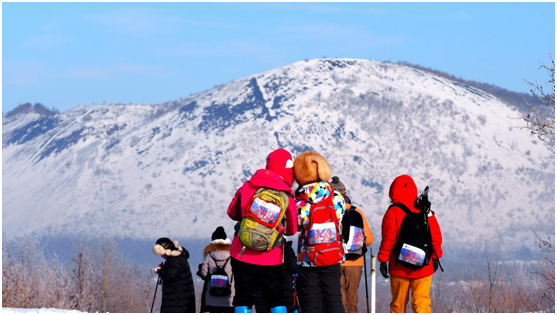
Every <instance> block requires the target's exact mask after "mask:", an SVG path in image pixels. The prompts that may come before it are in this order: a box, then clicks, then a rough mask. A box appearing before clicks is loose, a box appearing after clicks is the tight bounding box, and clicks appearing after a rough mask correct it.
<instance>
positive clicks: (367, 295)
mask: <svg viewBox="0 0 557 315" xmlns="http://www.w3.org/2000/svg"><path fill="white" fill-rule="evenodd" d="M364 279H365V282H366V306H367V312H368V313H369V292H368V289H367V288H368V287H367V262H366V254H364Z"/></svg>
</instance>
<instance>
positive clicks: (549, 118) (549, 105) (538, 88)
mask: <svg viewBox="0 0 557 315" xmlns="http://www.w3.org/2000/svg"><path fill="white" fill-rule="evenodd" d="M550 57H551V65H549V66H548V65H546V64H545V63H543V62H542V63H541V66H540V69H545V70H546V71H547V73H548V74H549V76H550V80H549V81H547V82H546V84H545V85H546V87H549V92H547V91H546V90H544V86H543V85H539V84H538V82H535V83H532V82H530V81H528V80H525V81H526V83H528V84H529V85H530V86H531V87H532V89H531V90H530V92H531V93H532V94H533V95H534V96H536V97H537V98H538V99H539V100H540V102H541V103H542V104H543V105H545V107H542V108H540V107H539V106H534V105H533V104H531V103H528V102H527V104H528V106H529V107H530V112H529V113H528V114H520V118H521V119H523V120H524V121H526V123H527V125H526V127H522V128H523V129H528V130H530V132H531V133H532V134H535V135H537V136H538V138H539V139H540V140H541V141H543V142H545V143H546V144H547V146H548V149H549V150H551V151H552V152H553V154H555V59H554V58H553V56H551V55H550Z"/></svg>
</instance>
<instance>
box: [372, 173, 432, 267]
mask: <svg viewBox="0 0 557 315" xmlns="http://www.w3.org/2000/svg"><path fill="white" fill-rule="evenodd" d="M417 196H418V189H417V188H416V184H415V183H414V180H413V179H412V177H410V176H408V175H402V176H399V177H397V178H395V180H394V181H393V183H392V184H391V188H390V190H389V197H390V198H391V201H392V202H393V203H402V204H404V205H405V206H406V207H408V209H410V211H412V212H416V213H417V212H420V210H418V209H416V208H415V207H414V201H415V200H416V198H417ZM405 216H406V214H405V213H404V211H403V210H402V209H400V208H398V207H391V208H389V209H388V210H387V212H386V213H385V215H384V216H383V223H382V224H381V236H382V238H381V245H380V246H379V254H378V255H377V259H378V260H379V261H380V262H387V261H388V262H389V269H390V270H389V273H390V274H391V275H393V276H399V277H405V278H422V277H427V276H429V275H432V274H433V263H432V262H430V263H429V265H427V266H425V267H422V268H420V269H418V270H416V271H414V270H412V269H410V268H407V267H404V266H402V265H401V264H398V263H396V262H395V254H394V251H393V248H394V246H395V244H396V242H397V240H398V237H399V235H400V233H399V229H400V224H401V223H402V220H403V219H404V217H405ZM428 222H429V228H430V231H431V239H432V246H433V250H434V254H433V256H432V259H433V258H441V257H442V256H443V250H442V249H441V243H442V242H443V238H442V236H441V229H440V228H439V224H438V223H437V219H436V218H435V216H434V215H433V213H432V215H431V216H430V217H429V218H428Z"/></svg>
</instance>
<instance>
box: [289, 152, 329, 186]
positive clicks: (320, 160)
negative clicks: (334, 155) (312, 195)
mask: <svg viewBox="0 0 557 315" xmlns="http://www.w3.org/2000/svg"><path fill="white" fill-rule="evenodd" d="M294 178H295V179H296V182H297V183H298V185H300V186H304V185H307V184H310V183H315V182H320V181H322V180H325V181H329V180H330V179H331V167H330V166H329V162H327V160H326V159H325V158H324V157H322V156H321V155H320V154H319V153H317V152H304V153H302V154H300V155H298V156H297V157H296V159H295V160H294Z"/></svg>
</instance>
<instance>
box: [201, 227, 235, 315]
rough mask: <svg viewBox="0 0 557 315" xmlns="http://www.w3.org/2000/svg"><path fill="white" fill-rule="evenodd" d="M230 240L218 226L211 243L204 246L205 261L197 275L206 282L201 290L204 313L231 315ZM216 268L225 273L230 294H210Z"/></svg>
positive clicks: (232, 278) (232, 293)
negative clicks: (225, 314)
mask: <svg viewBox="0 0 557 315" xmlns="http://www.w3.org/2000/svg"><path fill="white" fill-rule="evenodd" d="M230 244H231V242H230V239H228V238H227V237H226V232H225V231H224V228H223V227H222V226H219V227H218V228H217V229H216V230H215V232H213V235H212V236H211V243H209V244H208V245H207V246H205V249H204V250H203V255H204V256H205V259H204V260H203V263H201V265H200V268H199V272H198V273H197V275H198V276H200V277H201V278H202V279H203V280H205V281H206V282H207V288H205V289H204V290H203V293H202V294H203V298H204V301H205V305H206V309H205V310H206V311H208V312H209V313H233V312H234V307H233V306H232V301H233V298H234V277H233V275H232V266H231V265H230ZM218 267H220V268H223V269H224V271H225V272H226V277H227V284H226V285H230V294H215V293H212V292H211V286H212V284H211V276H212V275H216V274H215V272H216V271H217V269H218Z"/></svg>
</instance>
